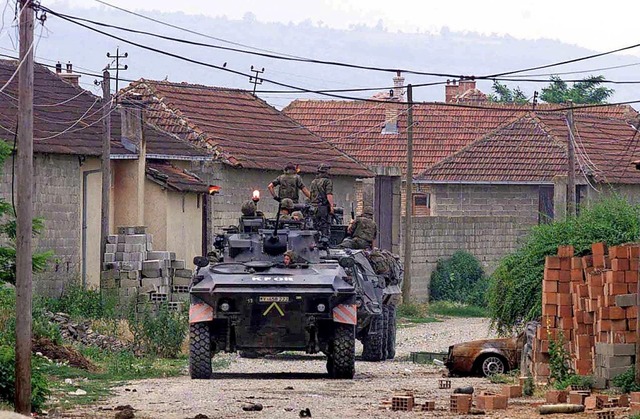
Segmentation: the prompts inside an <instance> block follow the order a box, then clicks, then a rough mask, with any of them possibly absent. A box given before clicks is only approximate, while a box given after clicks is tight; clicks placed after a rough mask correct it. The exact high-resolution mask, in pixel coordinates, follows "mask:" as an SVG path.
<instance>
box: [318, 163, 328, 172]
mask: <svg viewBox="0 0 640 419" xmlns="http://www.w3.org/2000/svg"><path fill="white" fill-rule="evenodd" d="M329 169H331V165H330V164H329V163H320V165H319V166H318V173H326V172H328V171H329Z"/></svg>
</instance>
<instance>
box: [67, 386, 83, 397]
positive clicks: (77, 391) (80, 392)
mask: <svg viewBox="0 0 640 419" xmlns="http://www.w3.org/2000/svg"><path fill="white" fill-rule="evenodd" d="M68 394H69V395H70V396H86V395H87V392H86V391H84V390H83V389H81V388H78V389H76V391H70V392H69V393H68Z"/></svg>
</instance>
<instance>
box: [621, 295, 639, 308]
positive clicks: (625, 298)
mask: <svg viewBox="0 0 640 419" xmlns="http://www.w3.org/2000/svg"><path fill="white" fill-rule="evenodd" d="M637 298H638V296H637V294H622V295H616V305H617V306H618V307H631V306H635V305H636V299H637Z"/></svg>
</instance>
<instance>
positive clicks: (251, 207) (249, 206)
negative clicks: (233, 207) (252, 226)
mask: <svg viewBox="0 0 640 419" xmlns="http://www.w3.org/2000/svg"><path fill="white" fill-rule="evenodd" d="M256 209H257V208H256V203H255V202H253V201H251V200H249V201H245V203H244V204H242V207H241V208H240V211H241V212H242V215H244V216H245V217H255V216H256Z"/></svg>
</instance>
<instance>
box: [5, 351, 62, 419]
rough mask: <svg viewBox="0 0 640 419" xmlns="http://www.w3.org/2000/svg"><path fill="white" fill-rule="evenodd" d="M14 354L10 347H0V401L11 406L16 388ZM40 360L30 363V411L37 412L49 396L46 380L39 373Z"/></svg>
mask: <svg viewBox="0 0 640 419" xmlns="http://www.w3.org/2000/svg"><path fill="white" fill-rule="evenodd" d="M15 364H16V354H15V351H14V350H13V348H12V347H11V346H0V401H4V402H6V403H8V404H10V405H13V403H14V400H15V388H16V373H15ZM39 364H40V360H39V359H37V358H34V359H32V362H31V409H32V410H33V411H34V412H39V411H41V410H42V408H43V407H44V403H45V401H46V400H47V396H48V395H49V394H50V390H49V385H48V381H47V378H46V377H45V375H44V374H43V373H42V372H41V371H40V366H39Z"/></svg>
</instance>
